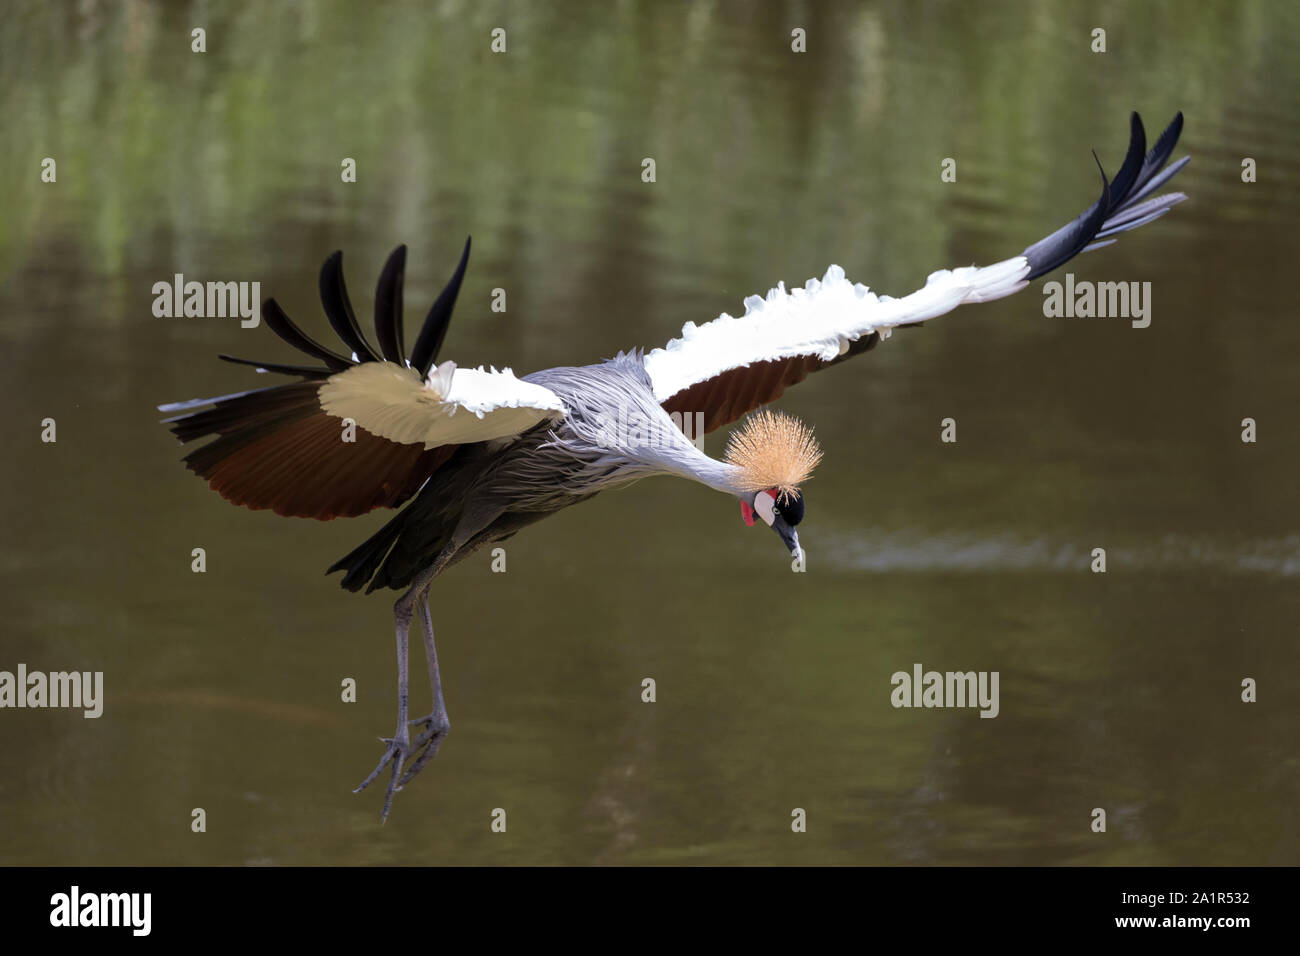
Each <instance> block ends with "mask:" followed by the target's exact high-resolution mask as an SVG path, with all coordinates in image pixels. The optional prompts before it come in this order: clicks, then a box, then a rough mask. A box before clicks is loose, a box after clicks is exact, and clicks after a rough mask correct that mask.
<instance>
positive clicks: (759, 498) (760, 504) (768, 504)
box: [754, 491, 776, 528]
mask: <svg viewBox="0 0 1300 956" xmlns="http://www.w3.org/2000/svg"><path fill="white" fill-rule="evenodd" d="M754 510H755V511H757V512H758V516H759V517H760V518H762V519H763V521H764V523H765V524H766V525H767V526H768V527H769V528H770V527H772V522H773V521H775V520H776V499H775V498H774V497H772V495H771V494H770V493H768V492H766V491H760V492H759V493H758V494H757V495H755V496H754Z"/></svg>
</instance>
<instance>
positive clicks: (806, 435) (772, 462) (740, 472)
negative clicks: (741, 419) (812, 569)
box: [726, 410, 822, 554]
mask: <svg viewBox="0 0 1300 956" xmlns="http://www.w3.org/2000/svg"><path fill="white" fill-rule="evenodd" d="M821 457H822V452H821V448H820V447H819V446H818V444H817V440H816V439H815V438H814V437H813V433H812V429H810V428H809V427H808V426H807V425H805V424H803V422H801V421H799V420H798V419H797V418H792V417H790V416H789V415H782V414H780V413H779V412H769V411H766V410H763V411H760V412H758V413H757V414H755V415H753V416H751V417H750V418H749V420H748V421H747V422H745V424H744V425H743V426H741V428H740V429H739V430H738V431H736V432H734V433H733V434H732V436H731V441H730V442H728V444H727V454H726V461H727V463H728V464H730V465H731V466H733V467H734V468H735V469H736V474H737V477H736V487H737V488H738V489H739V492H740V512H741V516H742V517H743V518H744V519H745V523H746V524H747V525H753V524H754V520H755V518H756V517H757V518H759V519H761V520H762V521H763V523H764V524H766V525H767V526H768V527H769V528H771V529H772V530H773V531H775V532H776V533H777V536H778V537H780V539H781V541H782V542H783V543H784V544H785V546H786V547H787V548H789V549H790V553H791V554H797V553H798V552H799V534H798V532H797V531H795V527H796V526H797V525H798V524H799V522H800V521H802V520H803V515H804V496H803V492H801V491H800V490H799V486H800V485H802V484H803V483H804V482H805V481H807V480H808V479H809V478H811V477H812V471H813V469H814V468H815V467H817V463H818V462H819V461H821Z"/></svg>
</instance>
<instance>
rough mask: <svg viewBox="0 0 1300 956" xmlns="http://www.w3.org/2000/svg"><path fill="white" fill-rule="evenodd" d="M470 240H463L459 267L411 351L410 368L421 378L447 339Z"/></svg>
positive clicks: (439, 297)
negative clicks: (443, 341)
mask: <svg viewBox="0 0 1300 956" xmlns="http://www.w3.org/2000/svg"><path fill="white" fill-rule="evenodd" d="M469 246H470V239H469V238H466V239H465V251H464V252H462V253H461V254H460V265H458V266H456V271H455V272H454V273H452V276H451V279H450V280H449V281H448V282H447V285H446V286H445V287H444V288H443V290H442V292H441V293H440V294H439V295H438V298H437V299H436V300H435V301H434V303H433V306H432V307H431V308H430V309H429V314H428V316H427V317H426V318H425V320H424V327H423V328H422V329H420V335H419V337H418V338H417V339H416V340H415V348H413V349H412V350H411V367H412V368H414V369H415V370H416V371H418V372H419V373H420V375H421V376H425V375H428V374H429V368H430V367H431V366H432V365H433V363H434V360H436V359H437V358H438V352H439V351H440V350H441V349H442V340H443V339H444V338H446V337H447V326H448V325H449V324H450V323H451V311H452V309H454V308H455V306H456V296H457V295H459V294H460V284H461V281H462V280H463V279H464V278H465V267H466V266H467V265H469Z"/></svg>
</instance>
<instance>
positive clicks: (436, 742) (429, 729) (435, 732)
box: [397, 713, 451, 790]
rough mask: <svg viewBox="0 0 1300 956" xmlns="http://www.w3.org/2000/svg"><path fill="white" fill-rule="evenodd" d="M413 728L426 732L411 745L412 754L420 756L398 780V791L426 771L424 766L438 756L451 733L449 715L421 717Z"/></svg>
mask: <svg viewBox="0 0 1300 956" xmlns="http://www.w3.org/2000/svg"><path fill="white" fill-rule="evenodd" d="M411 726H413V727H423V728H424V731H423V732H422V733H421V734H420V735H419V736H418V737H416V738H415V743H414V744H412V745H411V751H412V753H418V754H419V756H418V757H416V758H415V762H414V763H413V764H411V766H410V768H409V769H408V770H407V771H406V774H405V775H404V776H403V777H402V778H401V779H400V780H398V782H397V789H398V790H401V789H402V788H403V787H405V786H406V785H407V784H408V783H410V782H411V781H412V780H414V779H415V775H416V774H418V773H419V772H420V771H421V770H423V769H424V765H425V764H427V763H428V762H429V761H430V760H432V759H433V758H434V757H436V756H438V749H439V748H440V747H441V746H442V742H443V740H445V739H446V737H447V734H448V733H449V732H450V731H451V722H450V721H448V720H447V715H446V714H439V713H433V714H428V715H426V716H424V717H419V718H417V719H415V720H413V721H411Z"/></svg>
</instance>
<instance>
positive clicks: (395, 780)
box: [352, 550, 454, 820]
mask: <svg viewBox="0 0 1300 956" xmlns="http://www.w3.org/2000/svg"><path fill="white" fill-rule="evenodd" d="M452 554H454V552H453V551H450V550H448V551H444V552H443V553H442V554H440V555H439V556H438V560H437V561H435V562H434V564H433V566H432V567H430V568H428V569H427V570H425V571H422V572H421V573H420V574H419V575H417V576H416V578H415V579H414V580H413V581H412V582H411V587H410V588H409V589H408V590H407V592H406V593H405V594H403V595H402V596H401V597H400V598H399V599H398V601H397V603H396V604H394V605H393V623H394V625H395V629H396V632H397V731H396V733H395V734H394V735H393V736H392V737H381V738H379V739H380V740H382V741H383V742H384V743H385V744H387V745H388V747H387V749H386V750H385V751H384V755H383V757H381V758H380V760H379V765H378V766H377V767H375V769H374V770H372V771H371V772H370V776H368V777H366V779H365V780H363V781H361V785H360V786H359V787H357V788H356V789H355V790H353V791H352V792H353V793H360V792H361V791H362V790H364V789H365V788H366V787H368V786H370V784H371V783H373V782H374V780H375V778H376V777H378V776H379V775H380V774H381V773H382V772H383V770H384V768H385V767H387V766H388V765H389V764H390V763H391V764H392V765H393V770H392V776H391V777H389V780H388V791H387V793H386V794H385V795H384V811H383V819H384V820H387V819H388V811H389V810H390V809H392V806H393V794H394V793H396V792H397V791H398V790H400V789H402V785H403V784H404V783H406V782H408V781H409V780H410V779H411V778H412V777H414V776H415V773H414V769H413V771H412V772H408V773H407V774H406V775H405V776H403V775H402V766H403V765H404V764H405V762H406V759H407V758H408V757H410V756H411V754H413V753H414V752H415V751H414V750H413V749H412V747H411V731H410V724H411V723H412V721H411V720H409V719H408V717H409V713H410V712H409V709H408V706H409V703H410V695H409V686H408V676H409V672H408V657H409V656H410V655H409V653H408V651H409V637H410V632H411V619H412V617H413V616H414V608H415V603H416V601H417V600H418V601H419V602H420V605H421V607H422V608H423V610H424V616H423V624H424V629H425V644H424V646H425V651H426V653H427V654H428V655H429V680H430V686H431V687H433V688H434V707H435V710H434V713H433V714H430V715H429V717H428V718H425V719H424V720H421V721H415V723H424V722H425V721H428V722H429V726H430V731H431V732H432V730H433V729H434V728H435V727H436V726H437V722H436V721H435V720H434V718H435V717H436V716H437V714H438V713H440V712H441V713H442V723H443V725H444V729H443V731H442V733H443V734H444V735H445V734H446V729H445V725H446V710H445V708H444V707H443V705H442V684H441V682H440V681H439V679H438V658H437V655H436V653H435V652H434V650H433V623H432V621H431V619H430V618H429V609H428V606H427V605H426V604H425V597H426V596H427V595H428V593H429V582H430V581H432V580H433V579H434V578H435V577H437V576H438V572H439V571H441V570H442V568H443V567H444V566H445V565H446V563H447V561H448V560H450V558H451V556H452ZM425 737H426V735H421V746H423V745H424V744H427V743H429V740H428V739H425ZM417 749H418V748H417ZM434 752H435V753H436V752H437V747H436V746H435V747H434ZM421 758H422V759H421V760H420V761H418V763H419V765H420V766H423V763H424V760H423V755H421ZM415 769H418V768H415Z"/></svg>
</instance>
